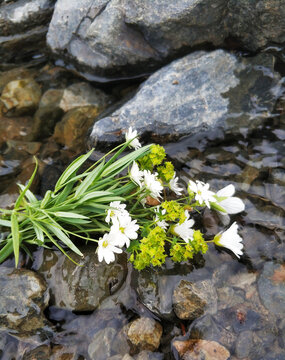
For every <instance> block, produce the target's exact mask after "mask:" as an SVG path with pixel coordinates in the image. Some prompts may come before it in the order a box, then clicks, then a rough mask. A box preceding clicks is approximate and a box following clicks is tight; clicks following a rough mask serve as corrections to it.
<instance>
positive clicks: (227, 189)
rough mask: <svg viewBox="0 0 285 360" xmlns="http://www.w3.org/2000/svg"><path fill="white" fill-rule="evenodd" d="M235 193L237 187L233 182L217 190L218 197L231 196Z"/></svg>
mask: <svg viewBox="0 0 285 360" xmlns="http://www.w3.org/2000/svg"><path fill="white" fill-rule="evenodd" d="M234 193H235V187H234V185H233V184H230V185H228V186H226V187H224V188H223V189H221V190H219V191H218V192H217V196H218V197H224V196H226V197H230V196H233V194H234Z"/></svg>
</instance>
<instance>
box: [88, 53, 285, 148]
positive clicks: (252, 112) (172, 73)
mask: <svg viewBox="0 0 285 360" xmlns="http://www.w3.org/2000/svg"><path fill="white" fill-rule="evenodd" d="M279 80H280V76H279V74H277V73H276V72H275V71H274V57H273V56H272V55H269V54H260V55H258V56H256V57H252V58H239V57H237V56H235V55H233V54H231V53H229V52H226V51H223V50H216V51H213V52H209V53H207V52H195V53H193V54H190V55H188V56H185V57H184V58H182V59H180V60H177V61H174V62H172V63H171V64H170V65H168V66H165V67H164V68H162V69H160V70H159V71H157V72H156V73H154V74H153V75H152V76H150V77H149V78H148V80H146V81H145V82H144V83H143V84H142V85H141V87H140V89H139V91H138V92H137V94H136V95H135V96H134V97H133V98H132V99H131V100H130V101H128V102H127V103H126V104H124V105H123V106H122V107H121V108H119V109H118V110H116V111H115V112H114V113H113V114H111V115H110V116H108V117H105V118H103V119H101V120H99V121H97V122H96V123H95V124H94V126H93V129H92V132H91V135H90V144H91V145H92V146H96V145H97V144H98V143H112V142H117V141H121V140H122V135H121V137H119V135H118V134H122V133H124V131H125V130H127V129H128V128H129V127H130V126H132V127H134V128H136V129H137V130H138V133H140V134H144V133H148V134H151V135H152V137H153V138H154V139H155V140H157V139H161V138H163V140H171V139H173V138H178V137H179V136H182V135H185V134H195V133H197V132H201V130H208V129H210V130H212V129H217V128H221V129H223V131H225V132H226V133H239V132H240V131H243V129H244V128H247V129H252V128H255V127H256V126H258V125H260V124H261V122H262V120H263V119H264V118H266V117H268V115H269V114H270V112H271V111H272V110H273V107H274V105H275V102H276V99H277V98H278V96H279V95H280V94H279V93H280V85H279ZM149 139H150V138H148V140H149Z"/></svg>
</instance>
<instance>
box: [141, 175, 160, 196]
mask: <svg viewBox="0 0 285 360" xmlns="http://www.w3.org/2000/svg"><path fill="white" fill-rule="evenodd" d="M143 174H144V180H143V184H144V186H145V187H146V189H147V190H149V192H150V194H149V195H150V196H151V197H153V198H154V199H157V200H158V199H159V198H160V197H161V195H160V193H161V192H162V190H163V186H162V185H161V182H160V181H159V180H157V173H154V174H152V173H151V172H150V171H149V170H144V171H143Z"/></svg>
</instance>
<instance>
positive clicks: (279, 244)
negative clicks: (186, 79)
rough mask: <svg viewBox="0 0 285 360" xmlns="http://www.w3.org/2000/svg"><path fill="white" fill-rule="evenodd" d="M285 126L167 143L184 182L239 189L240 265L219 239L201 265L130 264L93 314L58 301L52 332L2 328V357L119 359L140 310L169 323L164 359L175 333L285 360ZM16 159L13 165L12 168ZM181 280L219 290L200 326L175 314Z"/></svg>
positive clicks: (279, 121)
mask: <svg viewBox="0 0 285 360" xmlns="http://www.w3.org/2000/svg"><path fill="white" fill-rule="evenodd" d="M284 125H285V116H284V115H283V116H280V117H275V118H273V119H269V120H268V122H267V123H266V125H265V126H264V127H263V128H260V129H257V130H256V131H255V132H253V133H252V134H251V135H250V136H247V137H242V136H240V137H235V138H231V137H230V136H224V135H222V134H221V133H217V134H213V133H211V134H207V136H206V135H205V134H204V135H201V134H200V135H197V136H195V137H187V138H184V139H181V141H179V142H178V143H173V144H168V145H166V150H167V152H168V154H169V156H170V157H171V158H172V159H173V161H174V163H175V165H176V168H177V169H178V170H179V173H180V176H181V177H182V179H183V180H184V181H185V182H186V181H187V180H188V179H189V178H193V179H199V180H202V181H204V182H209V183H210V184H211V188H212V189H213V190H218V189H220V188H222V187H224V186H226V185H227V184H230V183H232V184H234V185H235V187H236V191H237V196H239V197H240V198H242V199H243V201H244V202H245V205H246V211H245V212H244V213H243V214H238V215H236V216H233V217H232V219H231V220H232V221H234V220H236V221H237V222H238V223H239V224H240V233H241V235H242V237H243V239H244V245H245V255H244V256H243V257H242V258H241V260H240V261H238V260H237V259H236V258H235V257H234V256H233V255H232V254H231V253H230V252H227V251H226V250H221V249H215V248H214V246H213V245H212V248H211V249H210V251H209V252H208V253H207V254H206V255H205V256H204V258H199V257H198V258H196V259H195V262H194V263H193V264H173V263H171V262H167V263H166V266H165V267H164V268H163V269H161V270H158V271H153V270H149V269H148V270H146V271H143V272H141V273H139V274H138V273H136V272H134V271H133V270H132V269H131V267H129V269H128V275H127V278H126V281H125V283H124V285H122V287H121V288H119V289H118V290H117V288H116V292H115V294H112V292H111V294H112V295H110V296H109V297H107V298H104V297H103V300H102V302H101V305H100V306H99V307H98V308H97V309H96V310H95V311H93V312H85V313H80V312H77V313H74V312H71V311H69V310H66V309H65V310H64V309H60V307H59V308H57V307H53V306H51V307H50V308H49V309H48V310H47V311H46V316H47V317H48V318H49V320H50V322H51V324H52V326H53V331H54V333H53V336H50V337H47V338H46V339H43V336H42V334H39V335H38V336H36V335H35V336H34V337H33V338H30V339H21V338H17V334H13V333H10V334H8V333H7V332H3V333H2V335H1V334H0V349H3V350H2V357H1V359H5V360H6V359H7V360H8V359H13V358H15V359H21V358H22V357H21V354H22V353H23V352H24V351H26V353H27V355H26V357H25V359H33V358H40V355H39V354H40V353H41V354H45V356H46V357H43V358H53V359H60V358H61V357H60V356H61V355H62V354H65V356H66V357H64V358H68V359H83V358H84V359H96V360H100V359H107V358H109V357H111V356H113V355H116V354H117V355H118V354H121V355H122V356H121V357H117V358H115V357H114V359H122V358H123V354H125V353H127V352H130V353H132V352H133V351H134V349H132V347H131V346H130V344H129V343H128V342H127V340H126V337H125V333H126V329H127V324H128V323H129V322H130V321H131V320H133V319H135V318H137V317H138V316H151V317H153V318H155V319H157V320H158V321H160V322H161V324H162V325H163V328H164V334H163V337H162V341H161V346H160V349H159V351H160V352H163V353H164V358H165V359H173V358H174V354H173V351H172V349H171V341H172V339H173V338H175V337H176V338H178V339H180V338H182V339H185V338H186V339H188V338H189V337H190V338H191V339H205V340H214V341H217V342H219V343H220V344H221V345H223V346H225V347H226V348H227V349H228V350H229V351H230V353H231V354H233V355H234V356H236V357H237V358H246V359H252V360H256V359H272V360H273V359H282V358H285V353H284V350H283V349H284V343H285V338H284V330H285V320H284V313H285V306H284V303H285V301H284V296H285V285H284V284H285V283H284V279H285V275H284V273H285V270H284V265H283V264H284V261H285V259H284V258H285V236H284V230H285V223H284V210H285V207H284V198H285V197H284V195H285V186H284V185H285V169H284V167H285V162H284V139H285V127H284ZM213 138H215V140H211V139H213ZM217 139H218V140H217ZM12 165H13V166H10V165H9V166H7V169H8V170H9V171H10V168H11V169H13V167H14V164H12ZM8 170H5V171H8ZM3 171H4V170H3ZM204 220H205V221H204V227H205V228H204V230H205V232H207V234H211V231H212V230H211V226H214V227H215V229H219V228H220V225H219V224H218V222H217V220H216V219H215V218H213V217H211V215H210V214H205V218H204ZM41 256H42V255H41ZM60 256H61V255H60V254H58V257H60ZM51 264H52V266H54V262H53V261H52V262H51ZM38 268H39V267H38ZM38 268H37V269H38ZM181 279H186V280H189V281H192V282H195V281H204V280H207V281H208V283H209V284H211V286H212V289H213V292H214V294H215V295H214V296H213V298H212V302H211V307H210V308H209V309H207V310H206V313H205V315H204V316H202V317H200V318H198V319H196V320H194V321H193V322H192V323H191V322H190V321H184V322H183V324H182V322H181V320H179V319H178V318H177V317H176V316H175V313H174V312H173V307H172V291H173V289H174V288H175V287H176V285H177V284H178V283H179V281H180V280H181ZM91 284H92V282H91ZM92 286H93V285H92ZM184 328H185V331H184V330H183V329H184ZM183 335H185V336H184V337H183ZM51 345H52V346H51ZM59 345H60V346H59ZM16 348H17V350H15V349H16ZM27 349H30V350H27ZM32 349H34V350H32ZM29 351H30V352H29ZM0 355H1V352H0ZM33 356H34V357H33ZM157 358H159V357H157Z"/></svg>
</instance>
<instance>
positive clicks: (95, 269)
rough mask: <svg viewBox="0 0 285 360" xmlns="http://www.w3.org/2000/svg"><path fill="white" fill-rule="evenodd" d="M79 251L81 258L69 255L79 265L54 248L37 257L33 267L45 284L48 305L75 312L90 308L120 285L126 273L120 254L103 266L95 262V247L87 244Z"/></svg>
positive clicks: (96, 305) (122, 256)
mask: <svg viewBox="0 0 285 360" xmlns="http://www.w3.org/2000/svg"><path fill="white" fill-rule="evenodd" d="M81 251H82V252H83V254H84V260H82V259H81V258H80V257H79V256H78V255H76V254H69V255H70V256H71V257H72V258H73V259H74V260H75V261H76V262H78V263H80V264H81V265H83V266H82V267H81V266H78V265H76V264H74V263H73V262H71V261H70V260H69V259H68V258H67V257H66V256H64V255H63V254H61V253H59V252H56V251H50V250H45V251H44V252H43V254H42V256H40V255H39V256H38V258H37V263H36V264H34V267H35V269H36V270H37V271H38V272H39V273H40V274H42V275H43V276H44V278H45V279H46V281H47V283H48V285H49V289H50V294H51V305H55V306H57V307H61V308H65V309H70V310H75V311H92V310H94V309H96V308H97V307H98V305H99V304H100V303H101V302H102V300H103V299H105V298H106V297H107V296H109V295H110V294H111V293H114V292H115V291H117V290H118V289H119V288H120V287H121V285H122V284H123V282H124V280H125V277H126V274H127V261H126V257H125V256H124V254H123V255H121V256H118V257H117V261H116V262H114V263H112V264H109V265H107V264H105V263H99V261H98V257H97V254H96V253H95V251H96V249H95V248H94V247H92V246H91V244H90V245H89V246H88V247H86V248H84V249H81Z"/></svg>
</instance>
